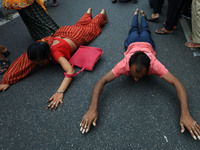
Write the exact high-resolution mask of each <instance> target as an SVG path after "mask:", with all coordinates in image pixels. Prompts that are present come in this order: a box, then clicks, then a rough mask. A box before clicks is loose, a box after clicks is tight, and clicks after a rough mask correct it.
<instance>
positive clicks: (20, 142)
mask: <svg viewBox="0 0 200 150" xmlns="http://www.w3.org/2000/svg"><path fill="white" fill-rule="evenodd" d="M51 3H52V1H49V2H46V7H47V11H48V13H49V15H50V16H51V17H52V18H53V19H54V20H55V22H56V23H57V24H58V25H59V26H65V25H73V24H75V23H76V22H77V21H78V20H79V18H81V16H82V15H83V14H84V13H85V12H86V11H87V9H88V8H89V7H92V8H93V16H95V15H96V14H98V13H99V12H100V11H101V9H102V8H105V9H106V10H107V14H108V17H109V23H108V24H106V25H105V26H104V27H103V30H102V33H101V34H100V36H98V37H97V38H96V39H95V40H94V41H93V42H92V43H91V44H89V45H90V46H95V47H100V48H102V50H103V52H104V54H103V56H102V57H101V58H100V60H99V61H98V62H97V64H96V65H95V68H94V70H93V71H92V72H88V71H84V72H83V73H81V74H80V75H78V76H77V77H75V78H74V80H73V82H72V83H71V85H70V87H69V88H68V90H67V91H66V92H65V95H64V106H63V107H62V106H61V105H60V106H59V107H58V109H57V110H56V111H54V110H53V111H49V110H46V106H47V103H46V100H47V99H49V98H50V97H51V96H52V95H53V94H54V92H55V91H56V90H57V89H58V87H59V85H60V84H61V81H62V79H63V77H64V74H63V73H64V72H63V70H62V68H61V67H60V66H59V65H54V64H50V65H48V66H46V67H43V68H37V69H35V70H34V71H33V72H32V73H31V74H30V75H28V77H26V78H25V79H23V80H21V81H20V82H18V83H16V84H14V85H12V86H11V87H10V88H9V89H8V90H7V91H5V92H1V93H0V99H1V101H0V102H1V104H0V149H20V150H23V149H24V150H25V149H26V150H27V149H31V150H32V149H67V150H79V149H80V150H84V149H100V150H102V149H106V150H107V149H116V150H129V149H133V150H135V149H156V150H157V149H169V150H171V149H181V150H182V149H184V150H198V149H200V141H195V140H194V139H193V138H192V137H191V135H190V134H189V132H188V131H186V132H185V133H183V134H182V133H181V132H180V126H179V119H180V104H179V100H178V98H177V94H176V91H175V88H174V87H172V86H171V85H169V84H167V83H166V82H165V81H164V80H162V79H160V78H158V77H157V76H149V77H146V78H145V79H143V80H141V81H139V82H137V83H136V82H134V81H133V79H131V78H129V77H126V76H123V77H120V78H119V79H116V80H115V81H113V82H112V83H110V84H108V85H106V86H105V88H104V91H103V92H102V95H101V97H100V101H99V109H98V112H99V119H98V121H97V126H96V127H92V128H91V130H90V131H89V133H88V134H85V135H82V134H81V132H80V127H79V124H80V121H81V119H82V117H83V115H84V114H85V113H86V112H87V110H88V108H89V104H90V100H91V95H92V90H93V87H94V85H95V83H96V82H97V81H98V79H99V78H100V77H101V76H103V75H104V74H105V73H107V72H108V71H110V70H111V69H112V68H113V67H114V66H115V65H116V63H117V62H119V61H120V60H121V59H122V58H123V53H124V45H123V44H124V40H125V39H126V37H127V35H128V31H129V29H130V25H131V20H132V16H133V13H134V10H135V9H136V8H139V9H140V10H141V9H143V10H144V11H145V12H146V14H147V15H150V14H151V13H152V9H151V8H149V6H148V0H139V2H138V3H137V4H132V3H129V2H128V3H119V2H118V3H116V4H112V2H111V0H74V1H72V0H71V1H70V0H59V6H57V7H51ZM166 10H167V2H166V3H165V5H164V7H163V10H162V14H161V19H160V21H159V23H149V27H150V30H151V31H152V37H153V39H154V41H155V43H156V52H157V58H158V60H160V61H161V62H162V63H163V64H164V65H165V66H166V68H167V69H168V70H169V71H170V72H171V73H172V74H173V75H175V76H176V77H177V78H178V79H179V80H180V81H181V82H182V83H183V84H184V86H185V88H186V91H187V94H188V102H189V108H190V112H191V115H192V116H193V118H194V119H195V120H196V122H197V123H199V124H200V109H199V108H200V100H199V96H200V87H199V86H200V67H199V66H200V58H199V57H193V52H192V51H191V50H190V49H189V48H186V47H185V46H184V43H185V42H186V38H185V35H184V32H183V29H182V26H181V24H180V23H179V24H178V30H177V31H176V32H175V33H174V34H172V35H156V34H155V33H154V31H155V30H156V29H159V28H161V27H163V25H162V24H163V22H164V21H165V18H166ZM32 42H33V40H32V39H31V37H30V35H29V33H28V30H27V29H26V26H25V25H24V23H23V21H22V19H21V18H20V17H17V18H16V19H13V20H12V21H10V22H8V23H6V24H4V25H2V26H0V43H1V44H3V45H5V46H6V47H7V48H8V49H9V51H10V53H11V54H10V55H9V57H8V58H9V60H10V61H11V62H13V61H14V60H15V59H16V58H17V57H19V56H20V55H21V54H22V53H23V52H24V51H25V50H26V48H27V47H28V45H29V44H30V43H32ZM76 70H79V69H78V68H76ZM0 77H1V78H2V75H1V76H0Z"/></svg>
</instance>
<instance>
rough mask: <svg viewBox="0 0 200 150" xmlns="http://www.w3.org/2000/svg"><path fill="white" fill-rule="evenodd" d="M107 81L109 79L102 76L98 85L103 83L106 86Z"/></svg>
mask: <svg viewBox="0 0 200 150" xmlns="http://www.w3.org/2000/svg"><path fill="white" fill-rule="evenodd" d="M106 83H107V81H106V80H105V79H104V78H101V79H100V80H99V81H98V82H97V85H102V86H104V85H105V84H106Z"/></svg>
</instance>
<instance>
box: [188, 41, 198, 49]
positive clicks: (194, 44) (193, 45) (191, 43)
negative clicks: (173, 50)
mask: <svg viewBox="0 0 200 150" xmlns="http://www.w3.org/2000/svg"><path fill="white" fill-rule="evenodd" d="M185 46H187V47H189V48H200V44H199V43H193V42H186V43H185Z"/></svg>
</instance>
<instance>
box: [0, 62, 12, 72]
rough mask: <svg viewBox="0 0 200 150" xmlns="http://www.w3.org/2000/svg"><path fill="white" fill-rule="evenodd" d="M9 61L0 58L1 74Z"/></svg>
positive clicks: (7, 66)
mask: <svg viewBox="0 0 200 150" xmlns="http://www.w3.org/2000/svg"><path fill="white" fill-rule="evenodd" d="M9 66H10V62H9V61H8V60H0V74H3V73H4V72H6V71H7V70H8V68H9Z"/></svg>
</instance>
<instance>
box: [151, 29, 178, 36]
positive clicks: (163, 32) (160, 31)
mask: <svg viewBox="0 0 200 150" xmlns="http://www.w3.org/2000/svg"><path fill="white" fill-rule="evenodd" d="M155 33H156V34H162V35H164V34H172V33H174V30H170V31H169V30H167V29H165V28H162V29H160V30H156V32H155Z"/></svg>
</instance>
